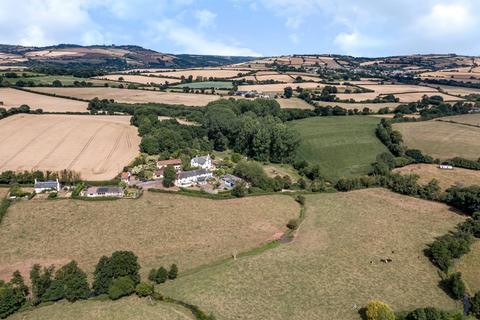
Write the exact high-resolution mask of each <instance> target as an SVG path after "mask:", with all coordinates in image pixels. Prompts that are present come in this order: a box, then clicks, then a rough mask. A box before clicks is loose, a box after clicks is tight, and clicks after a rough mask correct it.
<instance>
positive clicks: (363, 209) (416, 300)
mask: <svg viewBox="0 0 480 320" xmlns="http://www.w3.org/2000/svg"><path fill="white" fill-rule="evenodd" d="M306 208H307V210H306V219H305V220H304V222H303V224H302V225H301V226H300V228H299V229H298V234H297V236H296V237H295V240H294V241H293V242H291V243H287V244H282V245H280V246H279V247H276V248H273V249H271V250H268V251H266V252H263V253H260V254H258V255H255V256H249V257H244V258H238V259H237V260H230V261H229V262H227V263H224V264H221V265H217V266H213V267H210V268H202V269H201V270H200V271H198V272H196V273H190V274H188V275H184V276H181V277H180V278H178V279H176V280H175V281H171V282H169V283H167V284H165V285H161V286H159V290H160V292H162V293H164V294H167V295H169V296H172V297H174V298H177V299H181V300H183V301H186V302H189V303H193V304H195V305H197V306H199V307H200V308H201V309H202V310H204V311H205V312H207V313H210V312H211V313H213V314H214V315H215V317H216V319H217V320H233V319H247V320H254V319H255V320H256V319H262V320H270V319H271V320H283V319H285V320H286V319H289V320H300V319H317V320H332V319H335V320H337V319H341V320H360V316H359V313H358V309H359V308H361V307H363V306H365V305H366V303H367V302H368V301H369V300H371V299H380V300H382V301H385V302H386V303H388V304H389V305H391V306H392V307H393V308H394V310H396V311H405V310H412V309H414V308H416V307H420V306H435V307H441V308H443V309H454V308H457V307H459V305H458V304H456V303H455V302H454V301H453V300H451V299H450V298H449V297H448V296H447V294H445V293H444V292H443V291H442V290H441V289H440V288H439V287H438V282H439V280H440V277H439V275H438V273H437V269H436V268H435V267H434V266H433V264H432V263H431V262H430V261H429V260H428V258H427V257H425V255H424V254H423V250H424V249H425V247H426V245H427V244H428V243H431V242H432V241H433V239H434V238H435V237H438V236H440V235H442V234H445V233H446V232H447V231H448V230H451V229H453V228H454V227H455V225H456V224H457V223H459V222H461V221H463V219H464V218H463V217H461V216H459V215H456V214H454V213H452V212H451V211H450V210H449V207H448V206H446V205H443V204H440V203H436V202H431V201H425V200H420V199H416V198H412V197H407V196H402V195H399V194H395V193H392V192H389V191H387V190H385V189H365V190H359V191H353V192H348V193H332V194H317V195H309V196H307V202H306ZM386 258H390V259H392V262H390V263H383V262H381V261H380V260H381V259H386Z"/></svg>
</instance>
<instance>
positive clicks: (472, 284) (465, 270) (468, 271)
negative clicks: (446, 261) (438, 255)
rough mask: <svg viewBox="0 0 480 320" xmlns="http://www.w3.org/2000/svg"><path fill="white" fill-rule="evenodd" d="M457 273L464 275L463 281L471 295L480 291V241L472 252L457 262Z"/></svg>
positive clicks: (473, 247)
mask: <svg viewBox="0 0 480 320" xmlns="http://www.w3.org/2000/svg"><path fill="white" fill-rule="evenodd" d="M455 271H459V272H461V273H462V278H463V281H465V283H466V285H467V289H468V292H469V293H470V294H472V295H473V294H475V293H476V292H478V291H480V241H479V240H478V239H477V240H475V242H474V243H473V245H472V247H471V250H470V252H469V253H467V254H466V255H465V256H463V257H461V258H460V259H459V260H458V261H456V262H455Z"/></svg>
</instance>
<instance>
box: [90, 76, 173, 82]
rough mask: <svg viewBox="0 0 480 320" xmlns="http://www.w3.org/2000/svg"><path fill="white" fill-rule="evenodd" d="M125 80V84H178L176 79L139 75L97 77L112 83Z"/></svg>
mask: <svg viewBox="0 0 480 320" xmlns="http://www.w3.org/2000/svg"><path fill="white" fill-rule="evenodd" d="M120 77H121V78H123V81H125V82H133V83H140V84H150V83H152V84H165V83H167V82H168V83H170V84H172V83H178V82H179V81H178V80H176V79H170V78H160V77H148V76H139V75H130V74H108V75H105V76H101V77H97V78H96V79H106V80H112V81H120V80H118V79H119V78H120Z"/></svg>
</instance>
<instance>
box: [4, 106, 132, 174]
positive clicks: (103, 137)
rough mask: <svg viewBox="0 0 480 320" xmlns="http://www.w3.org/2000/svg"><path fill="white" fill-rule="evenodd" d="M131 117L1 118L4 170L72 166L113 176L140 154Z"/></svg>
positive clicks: (55, 169) (61, 168)
mask: <svg viewBox="0 0 480 320" xmlns="http://www.w3.org/2000/svg"><path fill="white" fill-rule="evenodd" d="M139 143H140V138H139V137H138V134H137V129H136V128H135V127H133V126H130V117H122V116H86V115H75V116H72V115H52V114H50V115H26V114H19V115H15V116H11V117H8V118H6V119H3V120H1V121H0V172H2V171H6V170H15V171H23V170H43V171H46V170H50V171H59V170H63V169H69V170H73V171H76V172H79V173H80V174H81V176H82V178H83V179H87V180H108V179H112V178H114V177H115V176H116V175H117V174H118V173H119V172H120V171H121V170H122V168H123V167H124V166H125V165H127V164H128V163H129V162H130V161H131V160H133V159H134V158H135V156H136V155H137V154H138V145H139Z"/></svg>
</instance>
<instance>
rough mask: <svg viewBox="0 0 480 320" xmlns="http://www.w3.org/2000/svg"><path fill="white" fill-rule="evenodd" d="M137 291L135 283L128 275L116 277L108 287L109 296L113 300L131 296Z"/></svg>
mask: <svg viewBox="0 0 480 320" xmlns="http://www.w3.org/2000/svg"><path fill="white" fill-rule="evenodd" d="M134 291H135V283H134V282H133V280H132V278H130V277H128V276H124V277H120V278H117V279H114V280H113V281H112V283H111V284H110V287H109V288H108V297H109V298H110V299H112V300H117V299H120V298H121V297H125V296H129V295H131V294H132V293H133V292H134Z"/></svg>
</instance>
